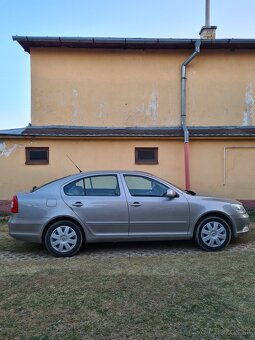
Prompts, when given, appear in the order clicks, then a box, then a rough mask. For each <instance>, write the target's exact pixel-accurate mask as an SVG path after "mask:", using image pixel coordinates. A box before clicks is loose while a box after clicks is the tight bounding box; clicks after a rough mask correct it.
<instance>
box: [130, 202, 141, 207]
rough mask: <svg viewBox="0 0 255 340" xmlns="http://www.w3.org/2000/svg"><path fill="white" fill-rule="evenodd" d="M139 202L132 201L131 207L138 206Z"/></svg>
mask: <svg viewBox="0 0 255 340" xmlns="http://www.w3.org/2000/svg"><path fill="white" fill-rule="evenodd" d="M140 205H141V203H139V202H134V203H130V206H131V207H140Z"/></svg>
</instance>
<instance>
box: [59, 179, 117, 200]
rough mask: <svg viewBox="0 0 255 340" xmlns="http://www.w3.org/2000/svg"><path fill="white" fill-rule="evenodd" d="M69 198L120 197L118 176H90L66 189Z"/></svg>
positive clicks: (70, 184)
mask: <svg viewBox="0 0 255 340" xmlns="http://www.w3.org/2000/svg"><path fill="white" fill-rule="evenodd" d="M64 193H65V194H66V195H68V196H119V195H120V189H119V183H118V179H117V176H116V175H104V176H90V177H85V178H82V179H79V180H76V181H74V182H72V183H69V184H67V185H66V186H65V187H64Z"/></svg>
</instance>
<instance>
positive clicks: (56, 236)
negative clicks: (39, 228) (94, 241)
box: [44, 220, 83, 257]
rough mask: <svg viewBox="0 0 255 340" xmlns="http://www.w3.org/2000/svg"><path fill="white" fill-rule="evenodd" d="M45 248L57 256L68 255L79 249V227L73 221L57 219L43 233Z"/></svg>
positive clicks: (80, 235) (80, 237)
mask: <svg viewBox="0 0 255 340" xmlns="http://www.w3.org/2000/svg"><path fill="white" fill-rule="evenodd" d="M44 241H45V246H46V248H47V250H48V251H49V252H50V253H51V254H52V255H54V256H57V257H70V256H73V255H75V254H77V252H78V251H79V249H80V247H81V245H82V241H83V238H82V232H81V229H80V228H79V227H78V226H77V225H76V224H75V223H73V222H70V221H64V220H63V221H58V222H55V223H53V224H52V225H51V226H50V227H49V229H48V230H47V232H46V234H45V240H44Z"/></svg>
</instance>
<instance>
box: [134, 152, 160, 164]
mask: <svg viewBox="0 0 255 340" xmlns="http://www.w3.org/2000/svg"><path fill="white" fill-rule="evenodd" d="M135 164H158V148H135Z"/></svg>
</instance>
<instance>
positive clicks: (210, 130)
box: [0, 125, 255, 138]
mask: <svg viewBox="0 0 255 340" xmlns="http://www.w3.org/2000/svg"><path fill="white" fill-rule="evenodd" d="M189 132H190V137H191V138H192V137H193V138H210V137H214V138H217V137H255V126H228V127H226V126H211V127H189ZM182 136H183V131H182V129H181V127H150V128H140V127H123V128H115V127H88V126H55V125H50V126H28V127H25V128H21V129H12V130H0V138H17V137H18V138H21V137H42V138H46V137H48V138H49V137H54V138H113V137H115V138H146V137H147V138H178V137H182Z"/></svg>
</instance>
